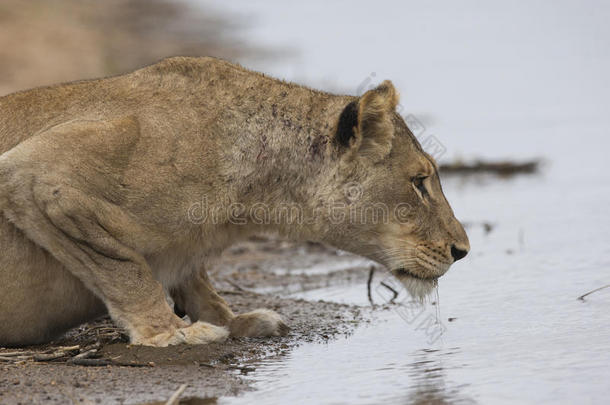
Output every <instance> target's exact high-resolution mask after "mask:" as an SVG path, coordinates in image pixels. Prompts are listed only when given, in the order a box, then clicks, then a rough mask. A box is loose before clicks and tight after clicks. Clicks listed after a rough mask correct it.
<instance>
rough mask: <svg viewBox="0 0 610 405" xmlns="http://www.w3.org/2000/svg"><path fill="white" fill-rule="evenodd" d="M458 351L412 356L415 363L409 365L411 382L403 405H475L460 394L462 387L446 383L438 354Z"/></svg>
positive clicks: (433, 351) (450, 352)
mask: <svg viewBox="0 0 610 405" xmlns="http://www.w3.org/2000/svg"><path fill="white" fill-rule="evenodd" d="M458 350H459V349H458V348H454V349H451V350H448V351H445V352H441V353H438V352H439V350H433V349H430V350H420V351H417V352H416V353H414V354H412V357H413V359H415V360H416V361H415V362H414V363H412V364H410V365H409V368H410V371H409V373H408V375H409V377H410V380H411V381H413V383H412V386H411V387H410V388H409V391H408V394H407V396H406V398H405V400H404V401H402V402H403V403H405V404H422V405H423V404H426V405H429V404H456V403H464V404H467V403H475V401H474V400H472V399H470V398H468V397H467V396H466V395H463V394H462V393H461V389H462V388H464V387H466V386H467V384H466V385H464V386H451V385H448V384H447V383H446V378H447V377H446V373H445V370H444V369H443V364H442V360H441V358H439V357H440V356H438V355H439V354H440V355H442V356H449V355H451V354H454V353H455V352H457V351H458Z"/></svg>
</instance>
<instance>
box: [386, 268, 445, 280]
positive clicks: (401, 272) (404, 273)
mask: <svg viewBox="0 0 610 405" xmlns="http://www.w3.org/2000/svg"><path fill="white" fill-rule="evenodd" d="M392 272H393V273H394V275H395V276H397V277H411V278H416V279H418V280H426V281H436V280H438V277H436V276H430V277H425V276H422V275H419V274H415V273H413V272H411V271H409V270H408V269H406V268H404V267H399V268H397V269H394V270H393V271H392Z"/></svg>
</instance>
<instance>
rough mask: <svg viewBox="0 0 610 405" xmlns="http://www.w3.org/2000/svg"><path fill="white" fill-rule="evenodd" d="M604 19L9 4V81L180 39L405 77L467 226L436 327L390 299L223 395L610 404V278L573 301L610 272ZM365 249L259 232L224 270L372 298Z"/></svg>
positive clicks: (608, 49)
mask: <svg viewBox="0 0 610 405" xmlns="http://www.w3.org/2000/svg"><path fill="white" fill-rule="evenodd" d="M608 21H610V3H608V2H605V1H601V0H600V1H594V0H588V1H576V0H558V1H551V0H545V1H541V0H533V1H519V2H508V1H475V0H465V1H460V2H455V1H450V0H436V1H412V0H406V1H389V0H377V1H375V2H370V1H347V0H344V1H342V0H336V1H330V0H324V1H321V0H310V1H307V2H305V1H291V0H283V1H279V0H269V1H246V0H233V1H230V2H222V1H208V0H190V1H186V0H180V1H170V0H150V1H146V0H106V1H103V2H102V1H86V0H53V1H50V0H49V1H44V0H29V1H27V2H24V1H18V0H3V1H2V2H0V95H4V94H7V93H10V92H13V91H17V90H21V89H25V88H30V87H34V86H39V85H46V84H52V83H56V82H63V81H71V80H76V79H85V78H94V77H99V76H107V75H115V74H120V73H124V72H128V71H130V70H133V69H135V68H137V67H140V66H143V65H146V64H150V63H154V62H155V61H157V60H159V59H161V58H163V57H167V56H173V55H195V56H196V55H209V56H217V57H222V58H226V59H229V60H231V61H235V62H239V63H241V64H242V65H244V66H245V67H248V68H251V69H254V70H258V71H263V72H266V73H269V74H270V75H273V76H275V77H278V78H281V79H286V80H289V81H295V82H298V83H301V84H306V85H308V86H312V87H315V88H319V89H323V90H327V91H331V92H338V93H348V94H361V93H363V92H364V91H366V90H367V89H368V88H370V87H372V86H374V85H375V84H377V83H379V82H381V81H383V80H385V79H390V80H392V81H393V83H394V84H395V86H396V87H397V89H398V90H399V91H400V93H401V105H400V109H401V110H400V111H401V114H403V115H404V116H405V117H406V119H407V121H408V122H409V124H410V126H411V127H412V129H413V130H414V132H415V134H416V135H417V137H418V139H419V140H420V142H422V144H423V146H424V147H425V148H427V149H428V150H429V151H430V153H432V154H433V155H434V156H435V157H436V158H437V159H438V160H439V161H440V162H441V163H442V164H443V167H442V169H443V170H441V177H442V179H443V185H444V187H445V191H446V194H447V198H448V200H449V202H450V203H451V205H452V206H453V208H454V211H455V213H456V216H457V217H458V218H459V219H461V220H463V222H464V224H465V225H466V227H467V231H468V233H469V236H470V239H471V246H472V250H471V253H470V254H469V256H467V258H465V259H464V260H463V261H460V262H459V263H456V264H455V265H454V266H453V267H452V269H451V271H449V273H448V274H447V275H446V276H444V277H443V278H442V279H441V280H440V282H439V288H438V296H437V297H436V298H435V299H434V300H433V302H432V305H433V306H434V309H433V311H432V312H433V313H436V320H437V323H438V324H439V325H440V326H439V328H440V329H438V330H440V331H442V339H438V340H434V341H433V342H430V340H429V339H426V335H425V334H423V333H422V331H421V330H418V328H417V326H416V325H414V324H412V323H409V322H405V320H404V317H401V316H400V314H399V313H398V312H397V311H394V312H392V311H390V312H388V313H385V314H384V315H380V318H383V320H384V323H381V324H379V325H378V326H376V327H375V328H372V329H371V328H369V329H364V330H360V331H356V333H355V334H354V336H353V337H352V338H350V339H347V340H346V341H339V342H334V343H329V344H328V345H304V346H303V347H301V348H299V349H297V350H295V351H294V352H293V353H292V354H291V355H289V356H288V357H284V358H282V359H279V360H273V361H269V362H267V363H265V364H261V365H260V366H258V371H257V374H256V376H255V377H254V379H255V387H256V388H257V389H258V390H257V391H256V392H254V393H250V394H248V395H246V396H245V397H241V399H231V400H229V399H227V401H228V402H233V401H236V402H239V401H240V400H242V401H244V402H245V403H251V402H252V401H254V400H256V401H257V402H258V403H280V402H286V401H292V402H295V403H298V402H299V401H300V400H302V399H303V398H307V399H308V400H311V401H314V402H335V403H342V402H346V401H348V402H351V403H374V402H378V401H382V400H384V401H389V402H390V403H395V402H404V403H446V402H447V403H449V402H450V403H454V402H484V403H485V402H493V403H514V402H518V403H540V402H553V403H562V402H565V403H573V402H576V401H583V402H585V403H602V402H604V400H607V397H608V395H610V386H609V384H608V383H607V381H608V380H609V377H610V355H609V352H610V331H609V329H608V325H609V324H610V311H608V309H609V308H610V307H609V306H608V305H609V304H610V289H605V290H601V291H599V292H597V293H595V294H592V295H590V296H588V297H587V298H586V299H585V300H578V299H577V297H579V296H580V295H582V294H584V293H586V292H588V291H590V290H593V289H595V288H599V287H602V286H604V285H607V284H608V283H610V281H609V280H610V246H609V243H608V242H610V211H609V209H608V207H609V206H610V165H609V164H608V160H609V159H608V156H607V154H608V151H609V147H610V133H609V132H610V74H609V72H610V24H608ZM498 162H499V163H501V167H503V168H506V167H509V169H508V170H497V169H498V168H497V167H496V166H494V164H497V163H498ZM523 163H525V164H529V166H527V167H526V168H527V170H523V171H520V170H516V171H514V172H513V171H511V169H510V168H511V167H517V168H518V167H520V166H519V165H520V164H523ZM486 164H487V165H488V166H486ZM489 165H491V170H488V169H489V168H490V166H489ZM506 165H508V166H506ZM261 246H263V247H264V246H266V248H265V249H266V250H265V249H263V251H265V252H267V253H268V255H267V256H265V255H260V254H259V255H254V254H250V255H249V256H248V255H246V256H243V254H244V249H245V251H246V252H250V253H252V252H255V251H257V252H259V253H260V251H261ZM240 249H241V250H240ZM329 252H330V253H329ZM286 257H289V259H290V260H288V259H286ZM329 263H331V264H332V265H331V264H329ZM369 265H370V263H367V262H365V261H358V259H357V258H355V257H353V256H351V255H346V254H343V253H341V252H333V251H332V250H331V249H326V248H323V247H316V246H309V245H306V246H294V245H290V244H287V243H286V242H280V241H277V242H276V241H274V240H271V241H270V240H268V239H263V240H261V241H258V242H257V241H252V242H249V244H248V245H245V247H244V246H242V247H239V248H235V249H234V250H232V251H230V252H229V253H228V254H227V256H226V257H225V259H224V261H223V262H221V264H220V266H219V269H220V270H218V271H217V272H216V274H215V278H216V279H218V280H219V281H220V282H222V281H223V280H225V281H227V280H228V282H231V283H234V282H237V281H236V280H239V282H240V283H242V284H241V285H242V287H245V288H250V289H253V290H256V289H257V288H259V287H260V286H261V280H267V283H268V284H266V285H265V286H264V288H259V289H260V291H264V292H267V293H269V292H271V293H274V294H279V295H282V296H285V297H292V298H305V299H309V300H318V299H325V300H329V301H334V302H343V303H347V304H350V305H361V306H367V305H370V304H369V300H368V299H367V296H366V291H365V288H364V287H363V285H364V284H363V283H364V282H365V279H366V270H365V269H367V268H368V266H369ZM265 269H267V270H265ZM312 269H313V270H312ZM291 277H293V278H291ZM269 280H271V281H269ZM375 283H376V284H375V285H379V280H376V281H375ZM263 284H264V283H263ZM257 286H258V287H257ZM401 294H403V295H404V292H402V291H401ZM401 296H402V295H401ZM381 299H383V297H380V296H379V297H377V300H381ZM441 303H442V305H441ZM320 359H325V361H324V362H323V363H320ZM322 364H323V366H322ZM312 370H315V372H314V371H312ZM296 386H298V387H300V388H299V389H294V387H296ZM305 393H306V394H305Z"/></svg>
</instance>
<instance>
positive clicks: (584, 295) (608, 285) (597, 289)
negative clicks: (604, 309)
mask: <svg viewBox="0 0 610 405" xmlns="http://www.w3.org/2000/svg"><path fill="white" fill-rule="evenodd" d="M608 287H610V284H607V285H605V286H603V287H599V288H596V289H595V290H591V291H589V292H588V293H586V294H583V295H581V296H580V297H578V299H579V300H581V301H584V300H585V297H586V296H587V295H589V294H593V293H594V292H597V291H600V290H603V289H604V288H608Z"/></svg>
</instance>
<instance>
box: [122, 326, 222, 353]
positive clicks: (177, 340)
mask: <svg viewBox="0 0 610 405" xmlns="http://www.w3.org/2000/svg"><path fill="white" fill-rule="evenodd" d="M227 337H229V331H228V330H227V329H226V328H223V327H222V326H216V325H212V324H211V323H207V322H195V323H194V324H192V325H189V326H186V327H184V328H177V329H175V330H174V331H173V332H164V333H160V334H158V335H155V336H153V337H152V338H149V339H138V340H136V341H132V344H140V345H145V346H155V347H167V346H172V345H179V344H182V343H185V344H189V345H204V344H208V343H216V342H224V341H225V340H226V339H227Z"/></svg>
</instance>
